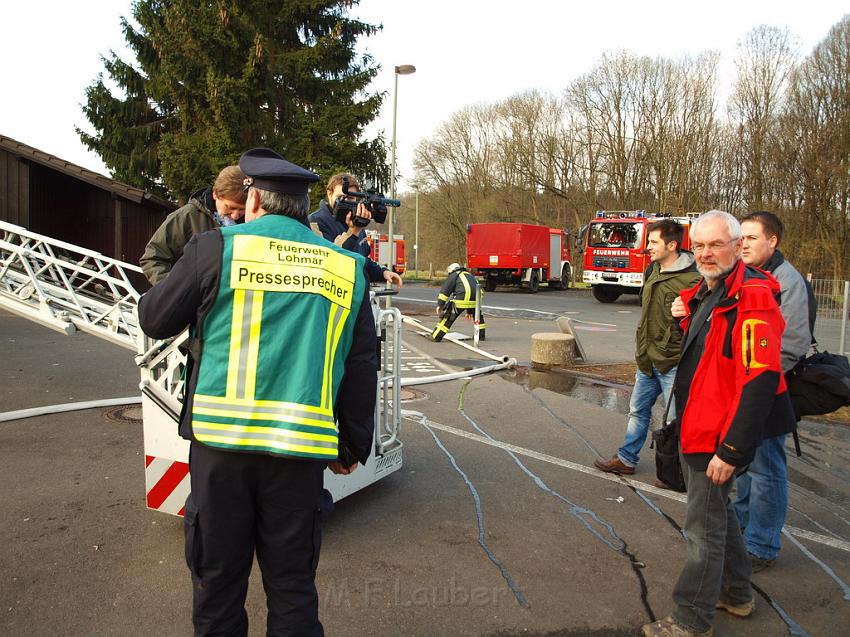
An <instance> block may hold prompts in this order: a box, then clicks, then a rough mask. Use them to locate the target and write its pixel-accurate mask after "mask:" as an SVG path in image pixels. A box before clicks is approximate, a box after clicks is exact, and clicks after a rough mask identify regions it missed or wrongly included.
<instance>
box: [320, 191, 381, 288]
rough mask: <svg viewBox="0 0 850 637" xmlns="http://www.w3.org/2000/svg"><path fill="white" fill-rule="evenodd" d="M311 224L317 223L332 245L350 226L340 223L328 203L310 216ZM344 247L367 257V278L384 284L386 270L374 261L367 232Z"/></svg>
mask: <svg viewBox="0 0 850 637" xmlns="http://www.w3.org/2000/svg"><path fill="white" fill-rule="evenodd" d="M309 220H310V223H315V224H316V225H317V226H319V230H320V231H321V233H322V236H323V237H324V238H325V239H327V240H328V241H330V242H331V243H333V242H334V240H335V239H336V238H337V237H338V236H339V235H341V234H343V233H345V232H347V231H348V226H347V225H345V224H344V223H343V222H342V221H339V220H338V219H337V218H336V215H334V213H333V210H331V209H330V206H328V202H326V201H322V202H320V203H319V209H318V210H316V211H315V212H313V213H311V214H310V216H309ZM342 247H343V248H345V249H346V250H349V251H351V252H355V253H357V254H362V255H363V256H364V257H366V278H367V279H369V281H371V282H372V283H383V282H384V270H385V269H386V268H383V267H381V266H380V265H379V264H377V263H375V262H374V261H372V258H371V256H370V255H371V249H370V248H369V244H368V243H367V242H366V231H365V230H361V231H360V233H359V234H358V235H356V236H354V237H349V238H348V239H347V240H346V241H345V243H343V244H342Z"/></svg>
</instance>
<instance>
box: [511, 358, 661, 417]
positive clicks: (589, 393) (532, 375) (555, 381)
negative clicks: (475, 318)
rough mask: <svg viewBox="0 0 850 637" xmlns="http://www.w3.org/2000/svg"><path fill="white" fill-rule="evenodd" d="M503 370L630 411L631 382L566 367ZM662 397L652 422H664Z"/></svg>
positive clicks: (535, 384) (533, 385) (521, 380)
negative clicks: (622, 381) (577, 372)
mask: <svg viewBox="0 0 850 637" xmlns="http://www.w3.org/2000/svg"><path fill="white" fill-rule="evenodd" d="M499 374H500V375H501V376H502V378H504V379H505V380H507V381H509V382H512V383H515V384H518V385H521V386H523V387H525V388H527V389H529V390H532V391H533V390H535V389H546V390H548V391H551V392H554V393H556V394H561V395H562V396H569V397H570V398H577V399H578V400H582V401H584V402H587V403H590V404H592V405H598V406H599V407H602V408H603V409H607V410H609V411H613V412H616V413H619V414H623V415H626V414H628V413H629V399H630V398H631V395H632V387H631V385H623V384H621V383H615V382H609V381H605V380H601V379H597V378H591V377H590V376H585V375H583V374H576V373H575V372H571V371H566V370H562V369H551V370H547V371H544V370H539V369H535V368H533V367H525V366H517V367H515V368H514V369H509V370H506V371H503V372H499ZM662 402H663V401H658V403H657V404H656V405H655V407H654V408H653V410H652V424H653V425H656V426H660V425H661V419H662V418H663V417H664V407H663V405H662V404H661V403H662Z"/></svg>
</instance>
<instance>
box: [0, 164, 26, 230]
mask: <svg viewBox="0 0 850 637" xmlns="http://www.w3.org/2000/svg"><path fill="white" fill-rule="evenodd" d="M29 168H30V167H29V164H27V163H26V162H22V161H20V160H19V159H18V158H17V157H16V156H15V155H12V154H11V153H8V152H6V151H5V150H2V149H0V221H7V222H9V223H14V224H15V225H18V226H24V227H27V226H29V195H30V189H29V176H30V171H29Z"/></svg>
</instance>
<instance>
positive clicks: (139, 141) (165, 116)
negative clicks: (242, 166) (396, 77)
mask: <svg viewBox="0 0 850 637" xmlns="http://www.w3.org/2000/svg"><path fill="white" fill-rule="evenodd" d="M356 4H357V0H353V1H350V0H340V1H336V2H334V1H322V0H207V1H202V2H198V1H197V0H137V1H136V2H135V3H134V4H133V17H134V19H135V22H136V23H137V24H138V27H136V26H134V25H132V24H130V22H129V21H128V20H126V19H122V28H123V31H124V36H125V38H126V40H127V43H128V44H129V47H130V49H131V50H132V51H133V53H134V55H135V57H136V60H135V63H133V64H131V63H128V62H125V61H123V60H121V59H120V58H118V56H117V55H115V53H112V52H111V53H110V56H109V57H108V58H104V60H103V61H104V66H105V71H106V73H107V74H108V76H109V78H110V80H111V81H112V83H114V84H115V85H117V86H118V87H119V88H120V89H121V91H122V92H123V95H121V96H119V97H116V96H115V95H113V94H112V92H111V91H110V90H109V89H108V88H107V86H106V84H104V78H103V74H101V75H100V76H98V78H97V79H96V80H95V81H94V83H93V84H91V85H90V86H89V87H88V88H87V89H86V98H87V99H86V103H85V105H84V106H83V112H84V114H85V116H86V118H87V119H88V120H89V122H91V124H92V126H93V127H94V129H95V134H94V135H89V134H87V133H85V132H84V131H82V130H80V129H77V132H78V134H79V135H80V138H81V139H82V140H83V142H84V143H85V144H86V145H87V146H88V147H89V148H90V149H92V150H94V151H95V152H97V153H98V154H99V155H100V156H101V158H102V159H103V161H104V163H105V164H106V165H107V166H108V167H109V169H110V170H111V171H112V174H113V177H114V178H115V179H118V180H120V181H123V182H126V183H128V184H132V185H135V186H138V187H140V188H145V189H148V190H152V191H155V192H158V193H160V194H170V195H172V196H175V197H177V198H178V199H180V200H184V199H185V198H186V197H187V196H188V195H189V194H190V193H191V192H192V191H193V190H195V189H197V188H199V187H202V186H204V185H208V184H209V183H211V181H212V180H213V179H214V177H215V175H216V174H217V172H218V170H220V169H221V168H222V167H223V166H225V165H228V164H231V163H234V162H235V161H236V160H237V159H238V157H239V155H240V154H241V153H242V152H243V151H245V150H246V149H248V148H251V147H255V146H268V147H270V148H273V149H275V150H276V151H278V152H279V153H281V154H282V155H283V156H284V157H286V158H287V159H289V160H290V161H293V162H295V163H297V164H300V165H301V166H304V167H305V168H309V169H311V170H314V171H316V172H318V173H319V174H321V175H323V176H325V177H327V176H329V175H330V174H331V173H333V172H336V171H338V170H340V169H345V170H350V171H351V172H353V173H355V174H358V175H360V176H362V177H365V178H367V179H372V180H374V181H376V182H377V183H382V182H385V181H386V180H387V178H388V174H389V170H388V168H387V166H386V147H385V144H384V141H383V138H382V137H380V136H379V137H378V138H376V139H371V140H362V139H361V136H362V133H363V130H364V129H365V127H366V126H367V125H368V124H369V123H370V122H371V121H372V120H373V119H374V118H375V116H376V115H377V113H378V109H379V108H380V105H381V101H382V100H383V97H384V95H383V94H382V93H369V92H368V91H367V87H368V85H369V83H370V82H371V80H372V78H373V77H374V76H375V74H376V73H377V68H378V67H377V66H376V65H375V64H374V63H373V61H372V59H371V57H370V56H368V55H357V54H356V52H355V50H354V47H355V44H356V41H357V39H358V38H359V37H361V36H365V37H368V36H369V35H373V34H374V33H375V32H376V31H377V30H378V29H379V28H380V26H376V25H371V24H367V23H365V22H361V21H358V20H355V19H352V18H350V17H348V15H347V11H348V9H349V8H350V7H351V6H352V5H356ZM316 196H317V197H318V193H317V194H316Z"/></svg>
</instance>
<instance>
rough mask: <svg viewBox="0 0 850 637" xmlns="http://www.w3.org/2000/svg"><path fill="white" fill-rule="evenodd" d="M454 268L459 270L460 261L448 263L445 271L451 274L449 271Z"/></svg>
mask: <svg viewBox="0 0 850 637" xmlns="http://www.w3.org/2000/svg"><path fill="white" fill-rule="evenodd" d="M455 270H460V263H452V264H450V265H449V267H448V268H446V273H447V274H451V273H452V272H454V271H455Z"/></svg>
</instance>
